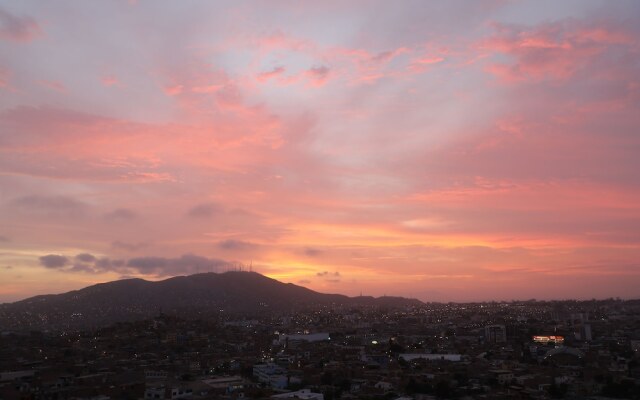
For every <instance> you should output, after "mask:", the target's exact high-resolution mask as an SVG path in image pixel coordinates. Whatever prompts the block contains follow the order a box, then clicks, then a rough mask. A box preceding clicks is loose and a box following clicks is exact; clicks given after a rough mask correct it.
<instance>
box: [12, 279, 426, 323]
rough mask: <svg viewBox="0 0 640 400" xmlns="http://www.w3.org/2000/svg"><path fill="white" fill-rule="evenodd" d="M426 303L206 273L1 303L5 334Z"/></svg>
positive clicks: (110, 284) (115, 283)
mask: <svg viewBox="0 0 640 400" xmlns="http://www.w3.org/2000/svg"><path fill="white" fill-rule="evenodd" d="M419 304H422V303H420V302H419V301H418V300H412V299H405V298H401V297H380V298H373V297H347V296H343V295H338V294H323V293H318V292H314V291H313V290H310V289H307V288H304V287H301V286H297V285H294V284H291V283H287V284H285V283H282V282H279V281H277V280H275V279H271V278H268V277H266V276H263V275H260V274H258V273H255V272H226V273H222V274H216V273H205V274H196V275H190V276H178V277H174V278H169V279H166V280H163V281H158V282H152V281H146V280H144V279H125V280H119V281H113V282H108V283H101V284H97V285H93V286H89V287H86V288H84V289H80V290H74V291H71V292H67V293H63V294H57V295H44V296H35V297H31V298H28V299H25V300H22V301H18V302H15V303H10V304H3V305H0V330H6V329H37V328H38V329H39V328H50V329H73V328H87V327H96V326H103V325H106V324H110V323H113V322H117V321H129V320H137V319H144V318H149V317H152V316H154V315H158V314H159V313H160V312H164V313H167V314H176V315H181V316H184V317H208V316H213V315H219V314H223V315H227V314H231V315H234V314H238V315H241V314H242V315H258V314H263V313H265V312H275V313H284V312H290V311H296V310H302V309H305V308H310V307H316V306H333V307H338V306H350V305H353V306H370V307H385V308H401V307H407V306H411V305H419Z"/></svg>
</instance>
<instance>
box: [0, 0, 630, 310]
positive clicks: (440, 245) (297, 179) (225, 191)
mask: <svg viewBox="0 0 640 400" xmlns="http://www.w3.org/2000/svg"><path fill="white" fill-rule="evenodd" d="M240 266H242V268H244V269H251V270H253V271H257V272H260V273H262V274H265V275H267V276H269V277H272V278H275V279H278V280H281V281H283V282H291V283H294V284H298V285H303V286H306V287H309V288H311V289H314V290H317V291H321V292H325V293H343V294H347V295H352V296H353V295H359V294H361V293H362V294H364V295H374V296H381V295H401V296H407V297H413V298H418V299H421V300H424V301H485V300H513V299H522V300H525V299H532V298H536V299H567V298H578V299H591V298H608V297H621V298H639V297H640V3H638V2H637V1H624V0H621V1H615V2H611V1H594V0H580V1H573V0H567V1H562V2H557V1H546V0H533V1H503V0H487V1H455V0H454V1H446V2H442V1H440V2H436V1H433V2H429V1H423V0H416V1H409V0H401V1H332V0H328V1H285V0H282V1H280V0H274V1H235V0H234V1H215V2H211V1H143V0H140V1H118V0H114V1H102V2H86V1H80V0H77V1H65V0H62V1H56V2H46V1H29V0H25V1H0V302H9V301H15V300H19V299H23V298H26V297H29V296H33V295H37V294H45V293H60V292H65V291H68V290H72V289H78V288H81V287H84V286H88V285H91V284H94V283H98V282H105V281H111V280H117V279H124V278H131V277H139V278H144V279H149V280H159V279H166V278H167V277H171V276H176V275H186V274H193V273H199V272H224V271H227V270H233V269H236V268H239V267H240Z"/></svg>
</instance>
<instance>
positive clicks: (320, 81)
mask: <svg viewBox="0 0 640 400" xmlns="http://www.w3.org/2000/svg"><path fill="white" fill-rule="evenodd" d="M305 75H306V76H307V78H308V79H309V82H310V83H311V85H312V86H316V87H319V86H322V85H324V84H325V83H327V81H328V80H329V77H330V75H331V69H330V68H329V67H326V66H324V65H322V66H319V67H312V68H310V69H308V70H306V71H305Z"/></svg>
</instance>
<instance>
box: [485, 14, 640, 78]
mask: <svg viewBox="0 0 640 400" xmlns="http://www.w3.org/2000/svg"><path fill="white" fill-rule="evenodd" d="M610 25H611V24H610V23H599V24H598V23H595V24H586V23H584V22H576V21H561V22H554V23H548V24H544V25H540V26H536V27H533V28H525V27H520V26H513V25H502V24H494V25H493V26H494V29H495V31H496V34H495V35H494V36H493V37H491V38H489V39H487V40H485V41H483V42H482V43H481V45H480V47H481V48H482V49H483V50H489V51H493V52H495V53H502V54H506V55H509V56H511V57H512V58H513V59H514V62H512V63H493V64H489V65H488V66H487V70H488V71H489V72H491V73H493V74H495V75H497V76H499V77H501V78H502V79H504V80H506V81H518V80H525V79H536V80H540V79H567V78H569V77H571V76H573V75H574V74H576V73H577V72H578V71H580V70H584V69H586V68H589V66H590V65H591V64H592V62H594V60H596V59H598V58H599V57H601V56H603V54H604V53H605V52H606V51H607V50H608V49H609V48H610V46H612V45H626V46H631V45H635V43H636V41H635V40H634V39H633V36H632V35H631V34H629V33H627V32H625V31H624V28H623V27H612V26H610Z"/></svg>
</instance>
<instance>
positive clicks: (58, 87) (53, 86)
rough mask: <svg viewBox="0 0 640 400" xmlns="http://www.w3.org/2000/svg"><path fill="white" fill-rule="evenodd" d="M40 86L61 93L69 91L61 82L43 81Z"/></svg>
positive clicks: (39, 82)
mask: <svg viewBox="0 0 640 400" xmlns="http://www.w3.org/2000/svg"><path fill="white" fill-rule="evenodd" d="M38 84H39V85H41V86H43V87H46V88H47V89H50V90H54V91H56V92H60V93H64V92H66V91H67V88H66V87H65V85H64V84H63V83H62V82H59V81H47V80H41V81H38Z"/></svg>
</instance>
